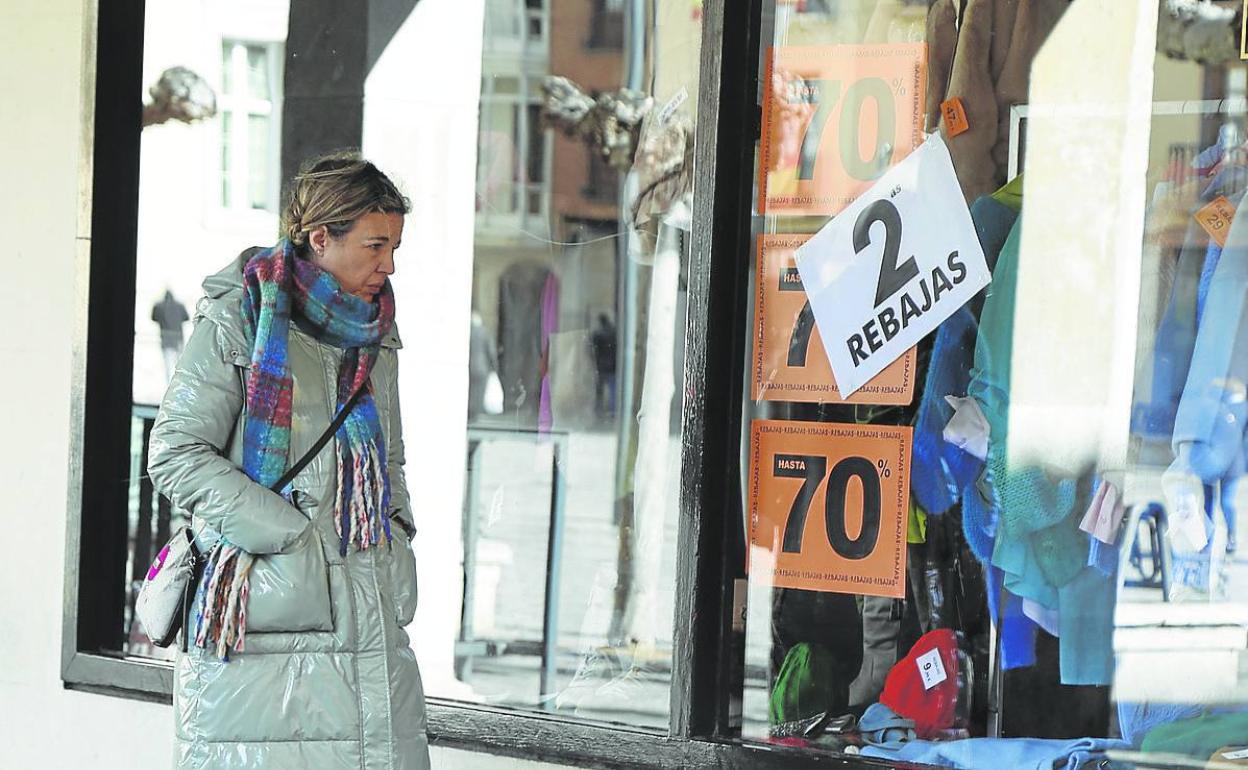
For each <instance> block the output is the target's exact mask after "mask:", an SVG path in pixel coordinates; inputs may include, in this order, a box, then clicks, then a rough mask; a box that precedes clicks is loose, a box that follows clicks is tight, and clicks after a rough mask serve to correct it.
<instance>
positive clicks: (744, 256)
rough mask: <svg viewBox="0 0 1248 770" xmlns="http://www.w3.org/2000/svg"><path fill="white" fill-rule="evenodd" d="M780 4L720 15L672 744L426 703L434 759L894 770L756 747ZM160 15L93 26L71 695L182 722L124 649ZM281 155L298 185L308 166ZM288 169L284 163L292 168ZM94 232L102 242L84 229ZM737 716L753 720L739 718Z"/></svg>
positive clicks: (77, 354)
mask: <svg viewBox="0 0 1248 770" xmlns="http://www.w3.org/2000/svg"><path fill="white" fill-rule="evenodd" d="M763 2H764V0H707V2H706V3H705V6H704V9H703V15H702V48H701V51H702V53H701V61H700V81H699V82H700V83H701V84H702V86H701V88H700V93H699V94H698V115H699V120H698V125H697V137H696V147H695V150H696V156H695V163H696V166H695V168H696V179H697V182H696V184H697V190H698V194H697V195H696V196H695V198H694V226H693V233H692V257H691V260H690V264H689V269H688V276H689V304H688V312H687V316H686V340H687V345H688V347H687V350H686V355H685V366H684V379H685V384H686V389H685V392H686V395H685V400H684V409H683V418H682V419H683V434H682V435H683V440H682V449H681V463H682V477H681V494H680V510H679V534H678V544H677V547H678V553H679V554H681V558H680V559H679V560H678V566H677V570H678V572H677V580H676V586H675V591H676V611H675V617H674V622H675V643H674V653H673V661H672V681H671V709H670V719H669V727H668V730H667V731H666V732H664V731H662V730H645V729H639V728H635V727H628V726H623V725H613V724H604V723H593V722H584V721H577V720H573V719H569V718H565V717H560V716H556V715H546V714H540V713H531V712H523V711H516V710H510V709H500V708H490V707H484V706H478V705H474V704H465V703H460V702H455V701H449V700H443V699H439V698H432V697H431V698H430V699H429V702H428V718H429V726H428V729H429V738H430V743H431V745H434V746H445V747H453V748H459V749H466V750H471V751H480V752H486V753H491V754H498V755H505V756H517V757H524V758H529V759H536V760H541V761H549V762H555V763H570V764H576V765H578V766H585V767H609V768H655V769H656V770H659V769H664V770H666V769H667V768H686V767H719V768H760V769H762V770H767V769H769V768H806V767H811V768H853V767H887V766H890V765H888V764H887V763H883V762H880V761H878V760H876V761H872V760H864V759H861V758H855V757H846V756H837V755H832V754H826V753H812V752H805V751H800V750H796V749H788V748H780V747H775V746H762V745H752V744H746V743H741V742H740V741H739V738H740V718H739V716H737V717H735V718H734V717H733V715H732V713H733V709H732V708H731V707H730V704H731V703H732V702H733V701H734V700H739V699H740V698H741V693H742V690H741V688H742V680H741V677H742V675H743V670H744V638H743V634H741V633H739V631H734V625H733V617H732V615H733V605H734V587H735V586H737V585H738V583H739V581H742V580H743V579H744V577H745V565H744V554H745V546H744V535H743V532H742V531H741V526H740V525H739V522H740V521H742V511H741V504H742V500H741V493H740V486H739V479H740V478H741V473H740V470H741V469H740V456H739V452H738V446H739V439H740V435H741V422H742V411H741V403H742V401H741V399H742V397H743V387H744V380H743V376H742V372H743V371H744V366H745V361H746V344H747V340H746V335H744V334H741V333H740V330H741V329H743V328H745V326H744V325H745V323H746V320H747V312H748V309H747V305H748V296H747V292H748V284H749V269H750V258H749V254H750V249H749V244H750V238H751V234H750V212H751V207H752V181H753V171H754V151H755V147H754V143H755V141H756V140H757V137H758V129H759V126H758V117H757V116H758V106H757V92H758V68H757V63H758V61H759V31H760V19H761V9H762V4H763ZM144 6H145V0H98V5H97V4H96V3H88V4H87V5H86V11H85V13H86V18H85V19H84V28H85V30H86V31H85V32H84V59H85V60H84V68H83V70H84V79H83V89H84V90H83V100H84V102H83V103H84V110H83V113H84V126H83V133H82V144H81V147H82V155H81V158H82V160H81V170H80V205H79V220H80V225H79V234H78V241H77V243H78V249H79V260H78V270H79V285H80V287H81V288H80V290H79V292H78V294H77V303H78V306H77V307H76V308H75V313H76V318H77V323H76V327H75V339H74V358H73V368H72V378H73V382H72V392H73V393H74V399H75V400H74V403H73V404H72V407H71V426H70V428H71V433H70V435H71V441H70V482H69V485H70V489H69V495H68V499H69V502H68V511H67V535H66V546H65V547H66V564H67V574H66V580H65V596H64V600H65V601H64V614H63V630H64V633H63V636H62V655H61V662H62V664H61V677H62V680H63V682H64V686H65V687H66V688H67V689H74V690H80V691H86V692H92V693H99V694H103V695H109V696H118V697H124V698H131V699H138V700H144V701H153V702H163V703H170V702H171V699H172V692H173V671H172V667H171V666H170V665H169V664H168V663H164V662H159V661H148V660H143V659H138V658H127V657H124V656H122V655H121V654H120V653H105V652H100V650H120V649H122V644H121V642H122V639H121V638H120V635H121V629H120V628H119V624H118V622H117V620H118V618H120V617H122V616H123V612H124V606H125V595H124V591H123V586H124V584H125V574H124V573H125V566H126V565H125V561H126V559H125V554H126V550H127V542H126V541H127V531H126V517H125V516H123V515H111V516H110V515H108V513H109V512H110V511H124V510H125V507H126V506H125V500H126V497H125V495H126V492H127V489H126V485H127V483H128V481H126V477H127V475H128V469H127V468H126V467H125V464H126V462H128V457H129V436H130V429H129V422H130V419H131V392H130V391H131V382H132V375H133V364H134V353H133V334H134V328H133V313H132V312H131V308H133V307H134V302H135V277H136V260H135V248H136V241H137V225H138V221H137V220H138V193H139V189H138V188H139V153H140V139H139V136H140V126H141V115H142V109H143V103H142V98H141V88H142V82H141V78H142V64H143V32H144V10H145V8H144ZM306 149H307V148H302V147H299V148H295V147H292V148H287V147H285V146H283V164H282V165H283V174H284V175H286V174H287V172H288V171H289V170H291V169H290V168H288V166H290V165H291V159H292V158H293V157H294V153H298V152H302V151H305V150H306ZM288 155H289V156H290V157H287V156H288ZM88 223H89V224H88ZM737 713H739V711H738V712H737Z"/></svg>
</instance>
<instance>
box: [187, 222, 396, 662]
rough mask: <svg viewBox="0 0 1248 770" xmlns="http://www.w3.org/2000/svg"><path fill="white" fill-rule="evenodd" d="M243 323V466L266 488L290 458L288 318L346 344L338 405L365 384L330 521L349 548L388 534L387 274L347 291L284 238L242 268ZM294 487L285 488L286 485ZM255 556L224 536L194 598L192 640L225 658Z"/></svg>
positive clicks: (236, 641) (342, 446) (390, 317)
mask: <svg viewBox="0 0 1248 770" xmlns="http://www.w3.org/2000/svg"><path fill="white" fill-rule="evenodd" d="M242 304H243V307H242V314H243V319H244V323H245V329H246V331H247V334H248V336H249V338H251V339H252V340H253V342H252V350H251V369H250V371H249V372H248V375H247V393H246V413H247V419H246V422H245V428H244V431H243V472H244V473H246V474H247V475H248V476H250V477H251V478H252V479H253V480H255V481H256V482H257V483H258V484H263V485H264V486H266V487H269V486H272V485H273V484H275V483H277V482H278V480H280V478H281V476H282V474H283V473H285V471H286V468H287V467H288V466H289V464H290V461H291V457H290V422H291V401H292V396H293V392H294V387H293V380H292V378H291V374H290V364H289V362H288V360H287V342H288V340H289V336H290V323H291V318H292V316H296V315H297V316H298V318H299V319H300V321H301V322H302V323H301V327H302V328H305V329H309V330H311V331H312V333H313V334H314V336H315V337H316V338H317V339H318V340H320V341H321V342H323V343H326V344H328V345H332V346H334V347H337V348H341V349H342V350H343V355H342V362H341V364H340V365H339V367H338V393H337V407H336V408H337V409H342V407H343V405H344V404H346V402H347V401H348V400H350V398H351V396H352V394H353V393H355V391H356V390H357V389H359V388H363V389H364V392H363V393H362V394H361V396H360V398H359V400H358V401H357V402H356V405H355V408H354V409H353V410H352V411H351V412H350V413H349V415H348V416H347V418H346V420H345V421H344V422H343V424H342V427H341V428H339V429H338V432H337V434H336V436H335V437H336V439H337V441H336V444H337V448H338V455H337V460H338V462H337V486H338V496H337V498H336V500H335V502H334V525H335V528H336V530H337V532H338V535H339V538H340V544H339V551H340V553H341V554H342V555H343V556H345V555H346V554H347V547H348V544H351V543H354V544H355V546H356V548H357V549H360V550H364V549H367V548H370V547H372V546H374V545H377V544H379V543H386V542H389V540H390V517H389V515H388V512H389V507H390V478H389V475H388V474H387V471H386V449H385V442H384V441H383V433H382V429H381V419H380V417H379V415H378V412H377V404H376V402H375V401H374V400H373V396H372V391H371V386H370V384H369V381H368V377H369V374H370V373H371V372H372V368H373V365H374V364H375V363H376V361H377V356H378V353H379V351H380V346H381V340H382V338H383V337H384V336H385V335H386V334H387V333H389V331H390V328H391V325H392V324H393V322H394V294H393V292H392V290H391V288H390V283H389V281H387V282H386V284H385V286H384V287H383V288H382V291H381V292H380V293H379V294H378V295H377V298H376V300H375V301H373V302H366V301H365V300H363V299H360V298H359V297H356V296H355V295H352V294H348V293H347V292H345V291H343V289H342V286H341V284H339V283H338V281H337V279H336V278H334V276H333V275H331V274H330V273H328V272H326V271H324V270H322V269H321V268H319V267H317V266H316V265H314V264H313V263H311V262H310V261H308V260H306V259H303V258H300V257H298V256H296V255H295V251H294V248H293V247H292V246H291V244H290V243H289V242H288V241H285V240H283V241H282V242H281V243H279V244H278V245H277V246H275V247H273V248H272V249H268V250H266V251H262V252H260V253H259V254H257V255H256V256H254V257H253V258H252V259H251V260H249V261H248V262H247V265H246V266H245V267H244V268H243V303H242ZM282 492H283V494H286V495H289V494H290V490H289V488H287V489H284V490H282ZM253 558H254V557H252V555H251V554H248V553H245V552H243V551H241V550H240V549H239V548H238V547H237V546H234V545H232V544H230V543H228V542H226V541H225V540H222V541H221V542H220V543H218V544H217V546H216V547H215V548H213V549H212V551H210V552H209V554H208V560H207V566H206V567H205V571H204V576H203V579H202V580H201V581H200V586H199V594H198V595H197V597H196V603H197V606H198V608H199V612H198V618H197V620H198V628H197V632H196V639H195V641H196V644H197V645H198V646H200V647H205V646H207V644H208V643H210V642H211V643H213V644H214V645H215V647H216V650H217V653H218V656H219V657H221V658H222V659H223V660H224V659H228V654H229V650H230V649H231V648H233V649H235V650H238V651H241V650H242V649H243V640H244V636H245V634H246V611H247V609H246V605H247V576H248V574H249V572H250V570H251V565H252V561H253Z"/></svg>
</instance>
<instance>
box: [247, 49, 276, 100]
mask: <svg viewBox="0 0 1248 770" xmlns="http://www.w3.org/2000/svg"><path fill="white" fill-rule="evenodd" d="M247 95H248V96H250V97H252V98H253V99H268V98H270V96H271V94H270V92H269V52H268V50H266V49H264V48H261V47H259V46H254V45H249V46H247Z"/></svg>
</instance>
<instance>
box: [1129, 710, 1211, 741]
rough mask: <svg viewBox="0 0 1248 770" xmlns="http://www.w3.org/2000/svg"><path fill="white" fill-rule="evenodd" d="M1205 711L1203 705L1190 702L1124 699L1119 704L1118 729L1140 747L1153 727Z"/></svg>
mask: <svg viewBox="0 0 1248 770" xmlns="http://www.w3.org/2000/svg"><path fill="white" fill-rule="evenodd" d="M1202 713H1204V709H1203V707H1201V706H1196V705H1192V704H1188V703H1151V702H1144V703H1130V702H1127V701H1122V702H1120V703H1119V704H1118V731H1119V732H1120V733H1121V734H1122V737H1123V740H1125V741H1127V742H1128V743H1130V744H1131V745H1132V746H1134V747H1136V748H1139V746H1140V744H1141V743H1143V742H1144V736H1146V735H1148V733H1150V732H1151V731H1152V730H1153V728H1155V727H1157V726H1159V725H1164V724H1169V723H1170V722H1178V721H1180V720H1183V719H1190V718H1192V717H1195V716H1199V715H1200V714H1202Z"/></svg>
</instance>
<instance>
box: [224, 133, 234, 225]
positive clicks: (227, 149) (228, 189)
mask: <svg viewBox="0 0 1248 770" xmlns="http://www.w3.org/2000/svg"><path fill="white" fill-rule="evenodd" d="M233 132H234V116H233V115H232V114H230V113H229V112H222V113H221V206H222V208H227V209H228V208H230V207H231V206H233V205H234V203H233V200H234V198H233V195H232V192H233V191H232V185H231V183H230V167H231V164H232V163H233V161H232V160H231V159H232V158H233V155H232V151H231V147H232V146H233V142H232V139H231V137H232V136H233Z"/></svg>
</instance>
